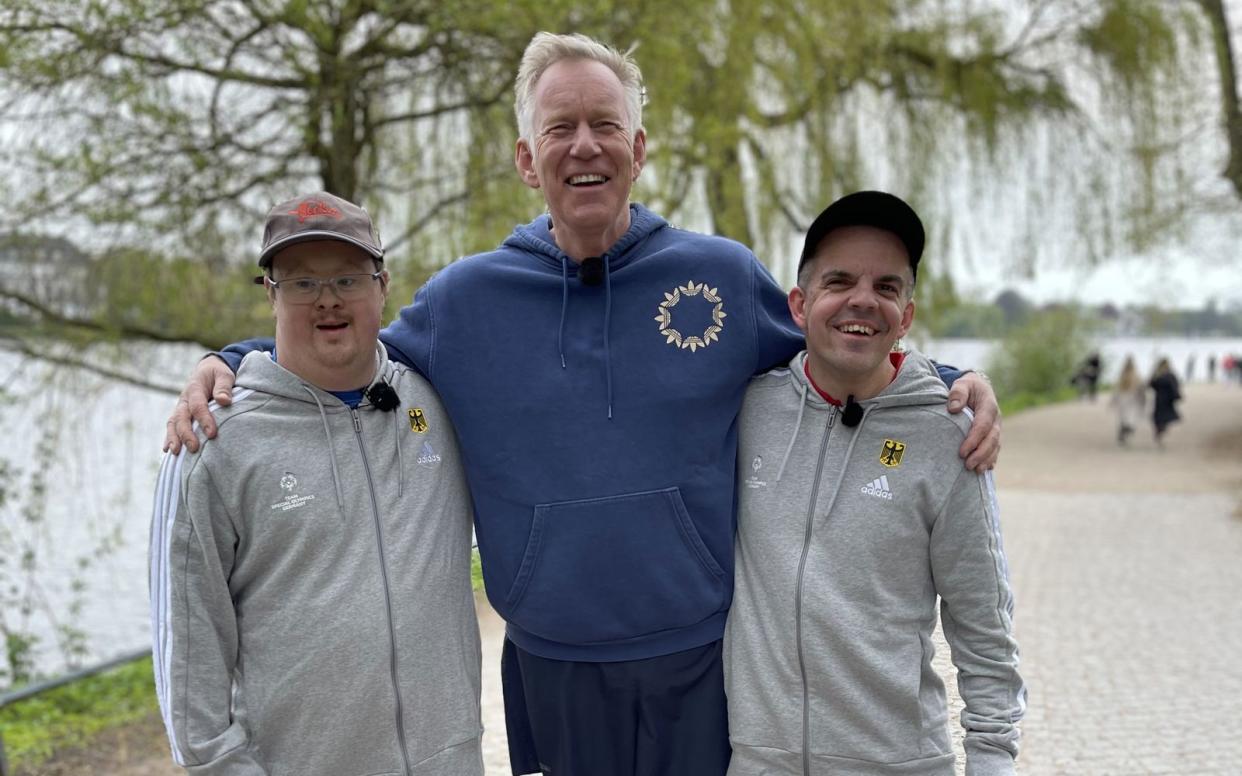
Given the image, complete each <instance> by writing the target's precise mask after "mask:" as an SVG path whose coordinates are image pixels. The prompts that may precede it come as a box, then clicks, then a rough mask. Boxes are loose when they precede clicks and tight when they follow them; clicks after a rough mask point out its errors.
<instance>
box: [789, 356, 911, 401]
mask: <svg viewBox="0 0 1242 776" xmlns="http://www.w3.org/2000/svg"><path fill="white" fill-rule="evenodd" d="M905 360H906V354H905V353H904V352H901V353H889V354H888V361H889V363H891V364H892V365H893V377H892V379H890V380H889V383H892V382H893V380H896V379H897V373H898V372H900V371H901V365H902V363H904V362H905ZM802 372H803V374H805V375H806V381H807V382H808V383H810V384H811V387H812V388H814V389H815V392H816V393H818V394H819V395H820V397H821V398H822V399H823V400H824V401H826V402H828V403H829V404H831V405H832V406H834V407H840V406H841V405H842V404H844V402H842V401H841V400H840V399H834V398H833V397H832V396H831V395H830V394H829V393H828V392H827V391H825V390H824V389H823V388H820V387H819V386H818V385H816V384H815V378H814V377H811V364H810V360H809V359H803V360H802Z"/></svg>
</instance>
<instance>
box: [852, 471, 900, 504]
mask: <svg viewBox="0 0 1242 776" xmlns="http://www.w3.org/2000/svg"><path fill="white" fill-rule="evenodd" d="M860 490H861V491H862V493H863V495H864V496H875V497H876V498H882V499H887V500H889V501H892V500H893V492H892V491H891V490H889V489H888V475H887V474H882V475H880V477H879V479H875V480H872V481H871V484H870V485H863V486H862V488H860Z"/></svg>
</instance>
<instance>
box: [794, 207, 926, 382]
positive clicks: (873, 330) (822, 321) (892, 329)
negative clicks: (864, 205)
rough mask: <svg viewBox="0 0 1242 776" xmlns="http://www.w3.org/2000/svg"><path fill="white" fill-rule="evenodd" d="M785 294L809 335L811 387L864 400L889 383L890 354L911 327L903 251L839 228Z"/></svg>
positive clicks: (892, 242) (871, 234)
mask: <svg viewBox="0 0 1242 776" xmlns="http://www.w3.org/2000/svg"><path fill="white" fill-rule="evenodd" d="M798 283H799V285H798V287H797V288H794V289H793V290H792V291H790V292H789V310H790V312H791V313H792V314H793V319H794V322H796V323H797V324H798V327H799V328H801V329H802V331H803V332H805V333H806V347H807V362H808V365H809V368H810V372H811V377H812V378H814V380H815V383H816V384H817V385H818V386H819V387H820V388H822V389H823V390H825V391H827V392H828V393H829V394H831V395H832V396H834V397H837V398H841V399H844V398H845V397H846V396H848V395H850V394H854V397H855V398H857V399H867V398H870V397H872V396H875V395H876V394H877V393H879V392H880V391H882V390H883V389H884V387H885V386H886V385H888V383H889V382H890V381H891V380H892V378H893V371H894V370H893V365H892V363H891V362H890V361H889V358H888V354H889V352H890V351H891V350H892V348H893V343H895V342H896V341H897V340H898V338H900V337H902V336H904V335H905V333H906V332H908V331H909V330H910V324H911V323H913V322H914V301H913V300H912V299H911V298H910V297H911V294H912V293H913V291H914V277H913V274H912V273H911V272H910V261H909V258H908V256H907V254H906V248H905V245H903V244H902V242H901V240H899V239H898V238H897V236H896V235H894V234H893V233H891V232H887V231H884V230H882V229H875V228H872V227H869V226H849V227H843V228H840V229H836V230H834V231H832V232H830V233H829V234H828V236H827V237H825V238H824V240H823V241H822V242H821V243H820V244H819V248H818V249H817V250H816V252H815V255H814V257H813V258H811V259H810V260H809V261H808V262H807V264H806V266H805V267H804V268H803V270H802V273H801V275H800V277H799V280H798Z"/></svg>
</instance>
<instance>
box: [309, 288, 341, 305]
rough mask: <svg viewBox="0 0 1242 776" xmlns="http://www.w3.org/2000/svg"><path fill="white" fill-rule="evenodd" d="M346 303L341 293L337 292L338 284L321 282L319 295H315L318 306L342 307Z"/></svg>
mask: <svg viewBox="0 0 1242 776" xmlns="http://www.w3.org/2000/svg"><path fill="white" fill-rule="evenodd" d="M344 303H345V302H344V300H342V299H341V297H340V294H338V293H337V292H336V286H334V285H332V284H331V283H321V284H320V285H319V296H317V297H315V306H316V307H319V308H325V309H326V308H329V307H340V306H341V305H343V304H344Z"/></svg>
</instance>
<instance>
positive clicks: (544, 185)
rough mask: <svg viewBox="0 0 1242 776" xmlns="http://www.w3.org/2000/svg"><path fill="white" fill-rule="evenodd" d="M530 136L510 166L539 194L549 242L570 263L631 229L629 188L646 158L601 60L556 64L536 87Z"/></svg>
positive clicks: (600, 249)
mask: <svg viewBox="0 0 1242 776" xmlns="http://www.w3.org/2000/svg"><path fill="white" fill-rule="evenodd" d="M534 105H535V109H534V116H533V137H532V138H531V139H530V140H529V141H528V140H526V139H525V138H523V139H519V140H518V142H517V150H516V153H515V157H514V161H515V163H516V164H517V168H518V172H519V173H520V174H521V176H522V180H523V181H524V182H525V183H526V185H528V186H530V187H532V188H536V189H542V190H543V196H544V199H545V200H546V201H547V203H548V210H549V211H550V212H551V214H552V226H553V237H554V238H555V239H556V243H557V245H559V246H560V248H561V250H563V251H565V253H567V254H569V256H571V257H572V258H574V259H578V260H582V259H584V258H586V257H588V256H598V255H600V254H602V253H604V252H605V251H606V250H608V248H609V247H611V246H612V244H613V243H615V242H616V241H617V240H618V239H619V238H620V237H621V235H623V234H625V230H626V229H628V228H629V226H630V209H629V203H630V188H631V186H633V184H634V181H635V180H636V179H637V178H638V174H639V172H641V171H642V168H643V163H644V162H645V161H646V158H647V150H646V149H647V145H646V144H647V141H646V136H645V135H644V134H643V131H642V130H637V131H635V130H634V128H632V127H631V126H630V125H629V121H628V119H627V116H626V110H625V92H624V89H623V88H622V86H621V81H620V79H618V78H617V76H616V74H615V73H613V72H612V70H610V69H609V68H608V66H607V65H604V64H602V63H600V62H596V61H593V60H588V59H563V60H560V61H559V62H556V63H555V64H553V65H551V66H550V67H548V69H547V70H545V71H544V72H543V75H542V76H541V77H540V78H539V81H538V83H537V84H536V85H535V92H534Z"/></svg>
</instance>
